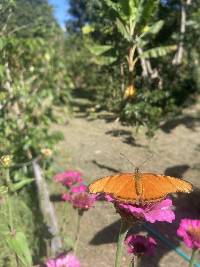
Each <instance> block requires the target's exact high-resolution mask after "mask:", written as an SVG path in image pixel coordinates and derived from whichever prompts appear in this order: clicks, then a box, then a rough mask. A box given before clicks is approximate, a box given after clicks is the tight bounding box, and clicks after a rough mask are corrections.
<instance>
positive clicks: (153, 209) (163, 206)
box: [98, 194, 175, 223]
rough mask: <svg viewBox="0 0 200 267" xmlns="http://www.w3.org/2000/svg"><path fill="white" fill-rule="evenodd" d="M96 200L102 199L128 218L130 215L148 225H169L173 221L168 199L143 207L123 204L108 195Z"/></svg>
mask: <svg viewBox="0 0 200 267" xmlns="http://www.w3.org/2000/svg"><path fill="white" fill-rule="evenodd" d="M98 198H100V199H101V198H102V199H104V200H106V201H108V202H113V203H114V204H115V206H116V208H117V209H118V211H120V210H122V211H125V212H126V213H127V215H129V216H130V215H131V216H133V217H136V218H137V219H141V220H145V221H148V222H150V223H154V222H156V221H160V222H164V221H165V222H169V223H171V222H172V221H173V220H174V219H175V214H174V211H173V210H172V208H173V205H172V201H171V199H169V198H168V199H164V200H162V201H159V202H156V203H150V204H143V205H142V204H140V205H136V204H129V203H124V202H122V201H119V200H117V199H115V198H114V197H112V196H111V195H109V194H100V195H99V196H98Z"/></svg>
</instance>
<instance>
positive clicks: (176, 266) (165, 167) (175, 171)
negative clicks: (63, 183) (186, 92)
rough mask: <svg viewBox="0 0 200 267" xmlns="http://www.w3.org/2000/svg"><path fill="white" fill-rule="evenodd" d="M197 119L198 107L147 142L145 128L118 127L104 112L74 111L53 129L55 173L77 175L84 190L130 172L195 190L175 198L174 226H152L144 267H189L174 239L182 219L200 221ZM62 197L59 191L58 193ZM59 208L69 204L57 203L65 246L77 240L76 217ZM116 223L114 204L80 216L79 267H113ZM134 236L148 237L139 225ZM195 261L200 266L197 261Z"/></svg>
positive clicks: (125, 264) (124, 266) (100, 204)
mask: <svg viewBox="0 0 200 267" xmlns="http://www.w3.org/2000/svg"><path fill="white" fill-rule="evenodd" d="M199 115H200V105H199V104H196V105H195V106H193V107H192V108H190V109H186V110H185V111H184V113H183V114H182V115H181V116H177V117H176V118H174V119H173V120H171V121H169V122H166V123H163V124H162V126H161V128H160V129H159V130H158V131H157V132H156V134H155V136H154V137H153V138H152V139H148V138H146V136H145V129H144V128H140V129H139V131H138V132H136V129H135V128H133V127H132V126H126V125H122V124H121V123H120V122H119V120H118V119H116V118H114V117H113V115H112V114H109V113H105V112H101V113H98V114H95V113H94V114H93V115H92V116H91V113H90V115H89V116H88V114H86V113H85V112H82V111H80V110H79V109H77V110H76V112H75V114H74V116H73V117H71V118H70V119H69V118H68V119H66V121H65V122H63V123H60V124H58V125H56V127H55V128H56V130H60V131H61V132H63V134H64V140H63V141H62V142H60V144H59V146H58V149H57V151H58V152H57V154H58V156H57V160H56V164H57V167H58V168H60V169H63V170H64V169H65V170H77V171H80V172H81V173H82V175H83V177H84V179H85V182H86V183H87V184H88V183H90V182H92V181H94V180H95V179H97V178H100V177H103V176H105V175H111V174H115V173H117V172H133V171H134V168H135V167H139V168H140V171H142V172H147V171H148V172H155V173H161V174H166V175H171V176H175V177H180V178H183V179H186V180H188V181H189V182H191V183H192V184H193V185H194V188H195V190H194V192H193V193H191V194H190V195H188V194H180V195H174V196H173V203H174V209H175V213H176V220H175V221H174V222H173V223H172V224H169V223H156V224H152V225H151V227H153V230H154V232H155V231H156V236H155V235H154V238H155V239H156V240H157V243H158V245H157V249H156V252H155V256H154V257H144V258H143V260H142V265H141V266H143V267H150V266H152V267H157V266H160V267H162V266H163V267H165V266H167V267H180V266H182V267H184V266H188V263H187V261H186V260H184V259H183V257H181V256H180V255H178V253H177V252H176V251H175V250H177V248H179V249H181V250H182V251H183V252H184V253H185V254H187V255H190V250H189V249H188V248H186V247H185V246H184V244H183V243H182V242H181V240H180V239H179V238H177V236H176V229H177V227H178V223H179V221H180V218H182V217H189V218H199V214H200V193H199V191H198V188H200V116H199ZM122 154H123V155H124V156H123V155H122ZM131 162H132V163H131ZM63 191H64V188H61V187H60V188H59V190H58V192H63ZM63 205H67V204H65V203H64V204H63V203H59V202H58V203H57V202H56V203H55V206H56V209H57V211H58V214H59V222H60V225H61V226H62V227H61V228H64V229H65V234H64V235H66V236H65V237H66V240H65V242H69V240H68V239H69V238H68V237H70V238H72V239H73V238H75V233H76V220H77V216H76V215H77V214H76V212H74V211H73V210H72V209H70V208H68V209H67V212H66V211H64V210H62V212H60V208H59V207H60V206H63ZM119 219H120V216H119V214H117V213H116V211H115V209H114V208H113V207H112V204H111V203H106V202H103V201H101V202H98V203H96V205H95V207H94V208H91V209H90V210H89V211H87V212H85V213H84V215H83V217H82V219H81V228H80V238H79V243H78V248H77V255H78V257H79V259H80V261H81V266H82V267H114V259H115V251H116V241H117V236H118V231H119V227H120V223H119ZM63 225H64V226H63ZM132 232H134V233H142V234H147V231H146V230H145V229H144V228H143V227H142V226H141V225H135V226H134V227H133V228H132ZM62 234H63V232H62ZM160 238H161V239H163V238H166V239H167V240H164V241H163V240H162V241H161V240H160ZM167 241H169V242H168V243H167ZM169 243H170V244H169ZM172 247H173V248H172ZM197 258H198V260H199V262H200V257H199V255H197ZM130 260H131V257H130V255H128V254H127V252H126V251H125V250H124V256H123V263H122V267H128V266H129V265H128V262H130Z"/></svg>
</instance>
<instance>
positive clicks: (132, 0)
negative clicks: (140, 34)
mask: <svg viewBox="0 0 200 267" xmlns="http://www.w3.org/2000/svg"><path fill="white" fill-rule="evenodd" d="M129 8H130V19H131V20H132V21H135V20H136V17H137V14H138V1H137V0H129Z"/></svg>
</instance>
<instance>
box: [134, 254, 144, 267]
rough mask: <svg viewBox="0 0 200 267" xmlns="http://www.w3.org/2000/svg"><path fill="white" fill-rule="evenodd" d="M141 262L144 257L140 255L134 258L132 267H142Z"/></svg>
mask: <svg viewBox="0 0 200 267" xmlns="http://www.w3.org/2000/svg"><path fill="white" fill-rule="evenodd" d="M141 260H142V257H141V256H140V255H136V256H134V259H133V265H132V267H140V266H141Z"/></svg>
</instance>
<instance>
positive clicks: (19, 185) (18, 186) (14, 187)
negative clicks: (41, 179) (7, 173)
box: [11, 178, 34, 192]
mask: <svg viewBox="0 0 200 267" xmlns="http://www.w3.org/2000/svg"><path fill="white" fill-rule="evenodd" d="M33 181H34V179H33V178H32V179H30V178H28V179H24V180H22V181H20V182H18V183H15V184H13V185H12V188H11V191H12V192H16V191H17V190H19V189H21V188H23V187H24V186H25V185H28V184H30V183H32V182H33Z"/></svg>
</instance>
